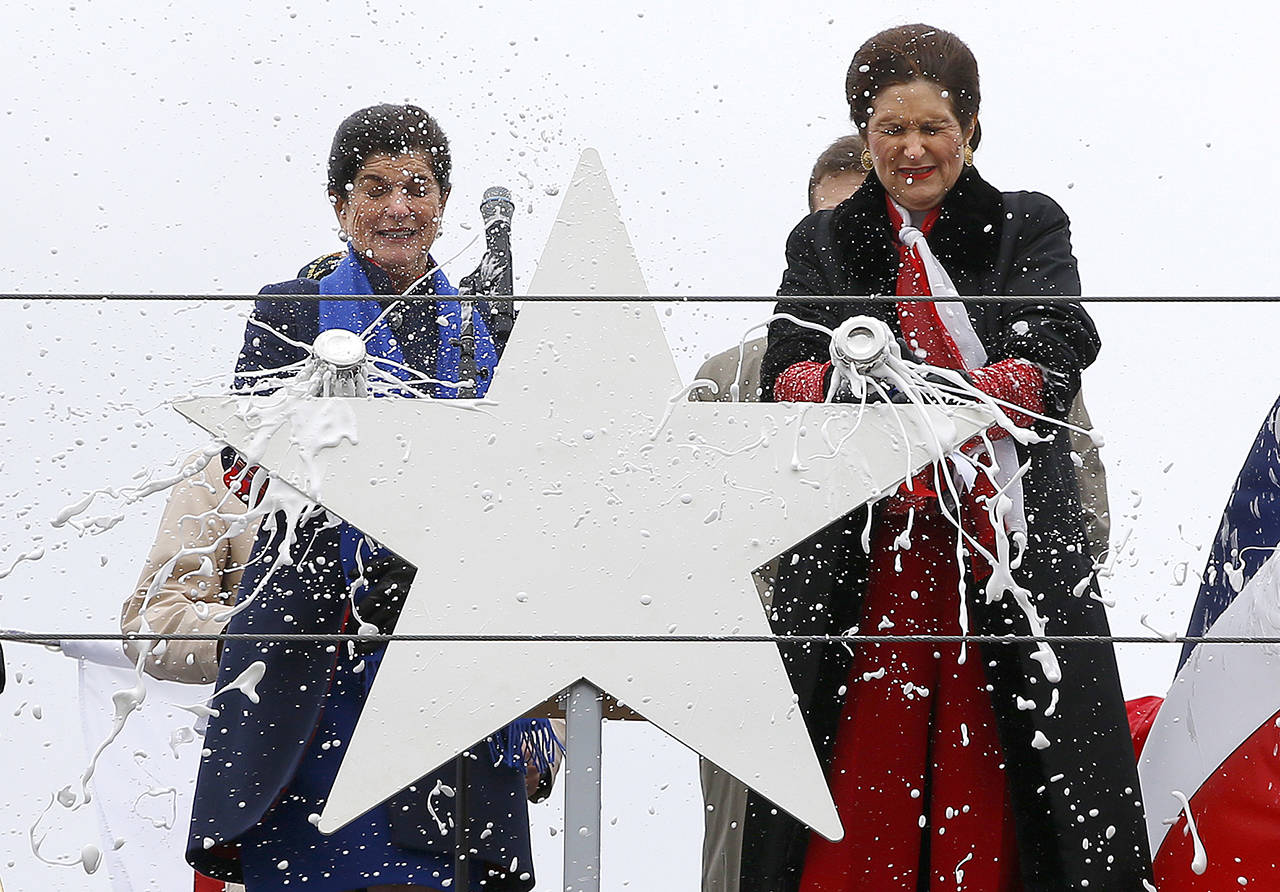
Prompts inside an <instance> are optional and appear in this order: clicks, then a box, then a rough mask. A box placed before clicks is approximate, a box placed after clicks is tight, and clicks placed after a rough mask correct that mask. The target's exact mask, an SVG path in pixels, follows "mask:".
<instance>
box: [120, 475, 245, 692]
mask: <svg viewBox="0 0 1280 892" xmlns="http://www.w3.org/2000/svg"><path fill="white" fill-rule="evenodd" d="M195 457H196V456H192V459H194V458H195ZM244 512H245V506H244V503H242V502H241V501H240V500H239V499H238V498H236V497H235V496H234V495H232V494H231V493H230V492H229V491H228V489H227V486H226V484H225V483H224V482H223V480H222V463H221V462H220V461H219V460H218V458H217V457H216V456H215V457H214V458H213V460H212V461H211V462H209V464H208V465H207V466H206V467H205V469H204V470H203V471H201V472H200V473H199V474H197V475H196V476H194V477H192V478H190V479H188V480H184V481H182V482H181V483H178V484H177V485H175V486H174V487H173V489H172V490H171V491H170V493H169V501H168V503H167V504H166V505H165V508H164V515H163V516H162V517H161V518H160V529H159V531H158V532H157V533H156V541H155V544H154V545H152V546H151V553H150V554H148V555H147V561H146V564H145V565H143V568H142V575H141V576H140V577H139V578H138V584H137V586H136V588H135V589H134V592H133V594H132V595H130V596H129V599H128V600H126V601H125V603H124V609H123V610H122V611H121V615H120V628H121V630H122V631H124V632H126V633H128V632H141V631H142V620H143V616H144V613H145V616H146V620H147V625H148V626H149V627H150V630H151V631H152V632H157V633H165V634H168V633H174V632H186V633H201V634H214V635H216V634H218V633H220V632H221V631H222V629H223V627H224V626H225V625H226V622H227V620H226V618H225V617H224V616H223V614H225V613H227V608H228V607H229V606H230V605H232V604H234V603H235V598H236V587H237V586H239V584H240V576H241V575H242V573H243V568H244V565H245V561H247V560H248V559H249V550H250V549H251V548H252V547H253V540H254V537H255V535H256V534H257V530H256V529H249V530H246V531H245V532H243V533H241V534H240V535H239V536H236V537H234V538H228V537H226V532H227V527H228V520H227V518H234V517H237V516H239V515H242V514H244ZM215 542H216V543H217V544H216V545H214V543H215ZM209 546H214V547H213V551H212V552H211V553H209V554H208V555H198V554H191V553H184V554H182V556H181V557H179V558H178V560H177V562H176V563H175V564H174V565H173V568H172V569H171V570H170V572H169V573H168V574H167V576H166V578H165V580H164V582H163V583H161V585H160V586H159V588H157V589H156V591H155V593H154V594H153V595H152V597H151V600H150V602H149V603H147V607H146V610H145V611H144V610H143V606H142V605H143V603H144V601H145V600H146V594H147V590H148V588H149V587H150V586H151V584H152V580H153V579H154V578H155V576H156V574H157V573H158V572H160V571H161V570H162V569H163V568H164V567H165V566H166V565H167V564H168V563H169V562H170V561H171V560H173V558H174V556H175V555H177V554H178V553H179V552H183V551H186V550H190V549H200V548H207V547H209ZM163 645H164V646H158V647H157V648H156V650H155V651H153V652H152V655H151V657H150V658H149V659H148V660H147V665H146V671H147V674H149V675H152V676H155V677H156V678H162V679H166V680H168V681H181V682H187V683H190V684H208V683H211V682H212V681H213V680H214V679H216V678H217V677H218V643H217V642H216V641H168V642H163ZM124 648H125V653H126V654H127V655H128V656H129V659H131V660H137V658H138V652H139V651H138V646H137V644H135V643H133V642H126V643H125V646H124Z"/></svg>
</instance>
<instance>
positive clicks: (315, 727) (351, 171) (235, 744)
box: [187, 105, 554, 892]
mask: <svg viewBox="0 0 1280 892" xmlns="http://www.w3.org/2000/svg"><path fill="white" fill-rule="evenodd" d="M450 168H451V157H450V153H449V144H448V141H447V139H446V137H445V135H444V132H443V131H442V130H441V128H440V126H439V124H438V123H437V122H436V121H435V119H434V118H432V117H431V116H430V115H429V114H427V113H426V112H425V111H423V110H422V109H420V108H418V107H416V106H412V105H380V106H374V107H371V108H367V109H363V110H361V111H359V112H356V113H355V114H353V115H351V116H350V117H348V118H347V119H346V120H344V121H343V122H342V124H341V125H340V126H339V128H338V131H337V134H336V135H335V137H334V141H333V148H332V150H331V152H330V156H329V170H328V173H329V182H328V190H329V196H330V200H331V201H332V203H333V206H334V211H335V213H336V214H337V217H338V221H339V224H340V225H341V226H342V229H343V230H344V232H345V233H346V235H347V237H348V239H349V242H348V252H347V256H346V258H345V259H344V260H343V261H342V263H341V264H340V265H339V266H338V268H337V269H335V270H334V271H333V272H332V273H330V274H329V275H327V276H325V277H324V278H323V279H320V280H319V281H317V280H315V279H306V278H303V279H295V280H293V281H290V282H284V283H281V284H278V285H268V286H267V287H265V288H263V289H262V293H263V294H265V295H271V296H272V298H275V299H272V298H268V299H265V300H260V301H258V303H257V305H256V306H255V309H254V313H253V318H252V319H251V320H250V323H249V326H248V327H247V329H246V332H245V345H244V349H243V351H242V352H241V354H240V359H239V361H238V363H237V372H238V373H239V375H240V377H239V378H238V379H237V380H238V384H239V385H240V386H243V387H253V388H254V389H258V390H259V391H260V390H261V387H260V381H259V380H258V379H257V378H256V377H255V375H254V373H256V372H260V371H264V370H272V369H281V368H284V367H287V366H290V365H291V364H293V363H296V362H298V361H300V360H302V359H304V358H305V357H306V356H307V354H308V351H307V349H306V347H305V346H303V345H305V344H310V343H311V342H312V341H313V340H314V339H315V337H316V335H317V334H319V333H320V332H321V331H326V330H329V329H332V328H345V329H347V330H351V331H356V332H367V334H366V344H367V347H368V349H369V352H370V355H371V356H373V357H380V358H381V359H384V360H390V361H392V362H394V363H395V364H396V365H395V366H393V368H398V369H400V374H399V375H398V377H401V378H402V380H403V381H404V384H403V386H400V385H397V390H399V391H401V392H402V393H405V394H409V393H416V394H420V395H433V396H436V397H449V396H452V395H453V393H454V390H453V389H452V388H450V387H448V386H445V385H444V384H440V383H436V382H439V381H444V382H450V381H453V382H457V381H458V380H459V375H458V372H459V367H460V365H459V356H460V340H461V339H460V333H461V325H462V319H461V312H460V307H459V303H458V301H456V300H454V299H453V296H454V294H455V292H454V289H453V288H452V286H451V285H450V284H449V282H448V280H447V279H446V278H445V276H444V274H443V273H442V272H441V271H440V270H439V269H438V268H437V267H436V265H435V263H434V261H433V260H432V258H431V255H430V253H429V252H430V248H431V245H432V243H433V242H434V241H435V237H436V233H437V231H438V228H439V225H440V219H441V215H442V214H443V212H444V208H445V204H446V202H447V201H448V197H449V188H450ZM315 294H319V295H320V299H319V300H302V301H291V300H287V299H279V297H280V296H284V295H315ZM400 294H411V295H415V296H428V297H432V298H434V300H418V301H409V302H403V303H401V302H398V301H394V300H387V298H394V296H396V295H400ZM477 310H478V312H476V313H474V314H473V317H472V321H473V323H474V325H475V337H476V342H477V349H476V367H477V379H476V390H477V391H478V395H483V393H484V391H485V390H486V389H487V387H488V382H489V380H490V379H491V375H492V372H493V369H494V367H495V364H496V362H497V354H496V351H495V349H494V347H493V344H492V339H491V338H490V336H489V333H488V330H487V328H486V327H485V324H484V320H485V319H486V318H487V316H488V313H487V309H486V308H485V307H483V306H478V307H477ZM375 362H376V360H375ZM275 526H276V528H275V529H272V528H271V527H270V525H264V527H263V530H262V531H261V532H260V533H259V535H258V538H257V541H256V542H255V544H254V549H253V557H251V558H250V560H249V562H248V567H247V568H246V570H245V573H244V577H243V579H242V581H241V585H240V591H239V602H240V607H239V609H240V612H238V613H237V614H236V615H235V616H234V617H233V618H232V619H231V622H230V623H229V624H228V626H227V631H228V632H229V633H237V632H278V631H289V632H294V633H302V634H308V633H310V634H323V633H332V632H339V631H344V630H347V631H353V630H354V628H355V623H354V622H353V621H352V619H353V609H352V607H353V605H354V607H355V608H356V610H358V612H359V615H360V618H361V619H363V620H365V621H372V622H374V623H375V624H376V625H377V626H378V627H379V628H380V629H382V630H383V631H387V630H390V629H391V628H392V627H393V626H394V621H395V618H396V616H397V615H398V612H399V608H400V605H401V602H402V600H403V598H404V595H405V593H406V592H407V590H408V587H409V585H410V583H411V582H412V579H413V576H414V573H415V572H416V571H415V569H414V568H413V567H411V566H410V565H408V564H406V563H404V562H403V561H402V560H400V559H399V558H398V557H396V556H395V555H394V554H392V553H390V552H388V551H386V550H385V549H382V548H380V547H379V546H378V545H377V544H376V543H372V542H370V541H369V540H367V539H366V538H365V537H364V536H363V534H361V533H360V532H359V531H358V530H355V529H353V528H351V527H350V526H349V525H347V524H341V523H334V522H333V521H332V520H330V519H329V518H328V517H327V515H324V514H323V512H321V513H320V515H319V516H318V517H316V518H314V519H312V520H310V521H307V522H305V523H304V524H302V526H301V527H300V528H299V529H298V530H296V531H293V532H296V540H295V541H294V542H293V544H292V546H291V549H290V552H289V560H288V561H287V562H286V561H277V560H271V559H270V558H271V557H272V556H273V555H274V553H275V551H276V550H277V549H279V547H280V545H281V542H280V537H281V536H283V535H285V534H286V532H288V531H286V530H285V529H284V526H285V525H284V524H276V525H275ZM477 545H478V547H481V548H483V547H484V543H477ZM349 593H350V594H349ZM380 657H381V650H380V649H377V648H369V647H361V648H355V647H349V646H342V647H335V646H331V645H327V644H324V643H316V644H314V645H310V646H302V645H298V644H296V643H287V644H285V643H279V642H269V641H256V642H252V643H246V642H240V641H228V642H226V644H225V645H224V648H223V653H222V658H221V664H220V667H219V672H218V684H219V686H220V687H221V686H224V685H227V684H228V683H230V682H232V681H234V680H236V679H238V678H240V677H241V675H242V673H244V672H245V671H246V670H248V669H249V668H250V667H251V665H252V664H253V663H255V662H257V661H261V662H264V663H265V664H266V671H265V674H264V675H263V677H262V680H261V682H259V684H258V685H257V694H258V696H259V697H260V702H258V703H257V704H256V705H255V704H252V703H250V702H248V700H247V698H243V697H239V695H238V694H236V693H235V692H234V691H232V692H231V693H230V694H224V695H222V697H220V698H218V699H216V700H215V701H214V704H213V705H214V706H215V707H216V708H217V710H218V712H217V714H216V715H214V716H212V717H211V719H210V722H209V728H208V731H207V733H206V737H205V746H206V749H205V756H204V759H203V761H202V763H201V769H200V775H199V778H198V780H197V784H196V793H195V803H194V808H193V814H192V822H191V831H190V836H189V839H188V843H187V860H188V861H189V862H190V863H191V864H192V865H193V866H194V867H196V868H197V869H198V870H200V871H201V872H202V873H205V874H207V875H210V876H215V877H221V878H226V879H232V880H235V879H240V878H241V877H243V881H244V882H245V885H246V887H247V889H248V890H249V892H266V890H282V892H283V890H290V892H292V890H294V889H298V888H306V889H309V890H312V892H347V890H357V889H366V888H367V889H370V890H384V889H402V888H403V889H419V888H422V889H452V888H454V886H453V858H454V854H455V853H454V846H453V842H454V830H453V828H452V827H451V826H450V824H451V822H452V820H453V813H454V808H453V797H454V796H455V791H454V790H453V785H454V783H455V776H456V772H455V769H454V767H453V766H448V767H446V768H445V769H441V770H440V771H437V772H435V773H433V774H431V775H428V776H427V777H425V778H424V779H422V780H421V781H419V782H418V783H417V784H415V785H413V786H411V787H409V788H408V789H407V790H406V791H403V792H402V793H400V794H398V795H397V796H396V797H393V798H392V800H391V801H390V802H389V803H387V804H384V805H382V806H378V807H376V808H374V809H372V810H370V811H369V812H367V813H366V814H365V815H363V816H362V817H361V818H359V819H357V820H356V821H354V822H353V823H351V824H349V825H347V826H346V827H344V828H342V829H341V830H339V831H337V832H335V833H333V834H332V835H329V836H322V835H321V834H320V833H319V831H318V829H317V828H316V827H315V825H314V823H313V822H314V821H315V816H316V815H318V814H319V813H320V812H321V811H322V810H323V807H324V803H325V800H326V797H327V795H328V792H329V789H330V787H331V785H332V782H333V779H334V777H335V776H336V773H337V769H338V764H339V762H340V760H341V758H342V753H343V745H344V744H345V743H346V742H348V741H349V740H350V738H351V733H352V731H353V729H354V726H355V724H356V721H357V719H358V717H359V714H360V710H361V708H362V706H363V703H364V699H365V696H366V692H367V686H368V683H369V681H370V678H371V676H372V675H373V674H374V671H375V670H376V666H377V662H378V660H379V659H380ZM237 698H238V699H237ZM553 743H554V741H553V740H552V738H551V733H550V730H549V727H548V725H547V723H546V722H545V721H544V720H536V721H532V722H531V721H529V720H523V721H522V722H521V723H513V725H512V726H509V727H508V728H507V729H504V731H503V732H500V733H499V734H498V735H495V737H494V738H493V739H491V740H490V742H489V744H488V745H487V746H486V745H485V744H481V745H480V746H479V747H478V749H479V750H481V752H478V753H476V754H474V755H473V756H472V757H471V758H469V760H468V765H469V772H470V782H469V785H468V788H467V789H465V790H458V791H456V795H459V796H466V797H467V800H468V806H469V813H470V816H471V825H473V826H474V827H475V830H474V831H473V832H472V833H471V834H470V858H469V860H470V861H471V888H472V889H480V888H484V889H489V890H493V889H499V890H502V889H516V890H524V889H528V888H531V887H532V885H533V868H532V864H531V857H530V841H529V827H528V814H527V802H526V796H527V794H528V793H529V789H528V787H527V785H526V784H527V782H529V783H532V782H534V781H536V780H537V778H538V775H537V774H536V773H530V774H531V775H532V779H531V778H530V777H529V776H527V774H526V771H525V767H524V763H525V761H526V754H528V758H530V759H532V760H533V761H534V762H535V763H536V764H537V765H538V767H539V768H541V769H543V771H542V772H541V773H542V776H543V777H549V775H550V771H549V764H548V762H549V761H550V760H549V754H548V749H550V748H551V746H552V745H553Z"/></svg>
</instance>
